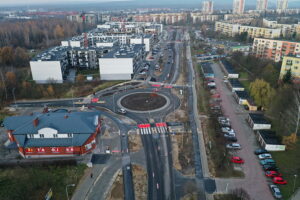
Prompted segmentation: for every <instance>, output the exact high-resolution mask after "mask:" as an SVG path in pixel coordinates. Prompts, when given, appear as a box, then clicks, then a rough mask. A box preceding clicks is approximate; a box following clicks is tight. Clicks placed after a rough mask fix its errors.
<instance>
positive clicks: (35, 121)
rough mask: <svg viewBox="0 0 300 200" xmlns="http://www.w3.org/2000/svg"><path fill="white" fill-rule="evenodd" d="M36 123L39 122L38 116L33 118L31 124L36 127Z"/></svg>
mask: <svg viewBox="0 0 300 200" xmlns="http://www.w3.org/2000/svg"><path fill="white" fill-rule="evenodd" d="M38 124H39V118H35V119H34V120H33V125H34V126H35V127H37V125H38Z"/></svg>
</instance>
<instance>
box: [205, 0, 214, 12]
mask: <svg viewBox="0 0 300 200" xmlns="http://www.w3.org/2000/svg"><path fill="white" fill-rule="evenodd" d="M213 12H214V3H213V2H212V1H203V2H202V13H203V14H212V13H213Z"/></svg>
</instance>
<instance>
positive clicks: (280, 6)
mask: <svg viewBox="0 0 300 200" xmlns="http://www.w3.org/2000/svg"><path fill="white" fill-rule="evenodd" d="M287 8H288V0H277V12H278V13H284V12H286V10H287Z"/></svg>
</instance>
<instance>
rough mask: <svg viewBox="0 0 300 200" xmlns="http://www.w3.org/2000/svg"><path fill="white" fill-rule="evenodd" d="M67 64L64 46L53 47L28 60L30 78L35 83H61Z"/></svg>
mask: <svg viewBox="0 0 300 200" xmlns="http://www.w3.org/2000/svg"><path fill="white" fill-rule="evenodd" d="M67 66H68V59H67V52H66V48H65V47H55V48H53V49H51V50H49V51H47V52H44V53H42V54H39V55H38V56H37V57H36V58H35V59H33V60H31V61H30V69H31V74H32V79H33V80H34V81H35V82H36V83H41V84H45V83H62V82H63V75H64V72H65V70H66V68H67Z"/></svg>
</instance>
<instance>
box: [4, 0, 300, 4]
mask: <svg viewBox="0 0 300 200" xmlns="http://www.w3.org/2000/svg"><path fill="white" fill-rule="evenodd" d="M114 1H137V2H138V3H143V2H145V3H147V4H149V3H151V2H152V3H155V4H157V3H159V4H166V3H167V4H169V3H170V4H178V3H183V2H184V3H188V4H198V3H199V4H201V2H202V1H203V0H0V5H11V4H18V5H32V4H44V3H47V4H49V3H51V4H59V3H75V2H76V3H80V2H82V3H85V4H86V3H89V2H99V3H101V2H114ZM232 1H233V0H213V2H214V4H216V5H217V4H232ZM294 1H299V0H289V2H294ZM269 2H272V3H275V2H276V0H269ZM255 3H256V0H246V4H248V5H249V4H250V5H254V4H255Z"/></svg>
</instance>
